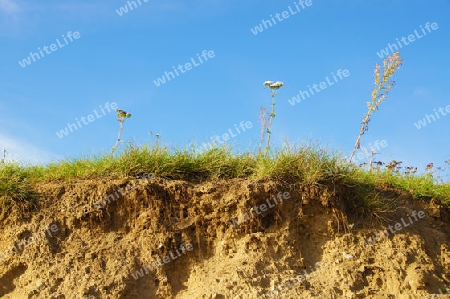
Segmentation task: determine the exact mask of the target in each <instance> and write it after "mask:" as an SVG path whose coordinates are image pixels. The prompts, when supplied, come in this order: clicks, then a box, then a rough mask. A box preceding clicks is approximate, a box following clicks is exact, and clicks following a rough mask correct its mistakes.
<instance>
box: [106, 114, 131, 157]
mask: <svg viewBox="0 0 450 299" xmlns="http://www.w3.org/2000/svg"><path fill="white" fill-rule="evenodd" d="M116 114H117V121H118V122H119V123H120V129H119V134H118V135H117V141H116V144H114V146H113V147H112V149H111V154H110V155H111V157H112V156H113V154H114V151H115V150H116V147H117V146H118V145H119V142H123V141H122V139H120V135H122V127H123V123H124V122H125V119H127V118H130V117H131V114H130V113H127V112H125V111H123V110H116Z"/></svg>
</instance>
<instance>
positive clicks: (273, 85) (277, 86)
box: [269, 81, 284, 88]
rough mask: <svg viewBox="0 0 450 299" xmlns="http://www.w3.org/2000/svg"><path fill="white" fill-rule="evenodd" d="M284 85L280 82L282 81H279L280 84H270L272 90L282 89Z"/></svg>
mask: <svg viewBox="0 0 450 299" xmlns="http://www.w3.org/2000/svg"><path fill="white" fill-rule="evenodd" d="M283 85H284V84H283V82H280V81H278V82H276V83H273V84H270V86H269V87H270V88H280V87H281V86H283Z"/></svg>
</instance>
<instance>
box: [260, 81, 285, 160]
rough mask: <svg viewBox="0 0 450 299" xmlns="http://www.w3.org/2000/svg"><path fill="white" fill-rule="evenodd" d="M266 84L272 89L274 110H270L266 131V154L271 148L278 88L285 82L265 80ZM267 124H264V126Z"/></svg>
mask: <svg viewBox="0 0 450 299" xmlns="http://www.w3.org/2000/svg"><path fill="white" fill-rule="evenodd" d="M264 86H267V87H268V88H270V90H271V91H272V94H271V96H272V111H271V112H270V115H269V124H268V125H267V129H266V133H267V147H266V155H267V154H268V153H269V149H270V134H272V132H271V128H272V122H273V119H274V118H275V96H276V95H277V93H278V90H279V89H280V88H281V87H282V86H283V82H280V81H278V82H275V83H273V82H272V81H265V82H264ZM264 125H266V124H263V126H264Z"/></svg>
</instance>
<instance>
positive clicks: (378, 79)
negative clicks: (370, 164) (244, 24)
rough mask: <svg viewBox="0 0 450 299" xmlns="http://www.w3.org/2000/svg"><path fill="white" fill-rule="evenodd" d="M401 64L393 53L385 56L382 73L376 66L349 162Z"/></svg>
mask: <svg viewBox="0 0 450 299" xmlns="http://www.w3.org/2000/svg"><path fill="white" fill-rule="evenodd" d="M402 64H403V60H402V58H401V57H400V53H399V52H395V53H394V54H392V55H390V56H387V57H386V58H385V59H384V61H383V73H381V71H380V65H379V64H378V63H377V64H376V66H375V70H374V80H375V83H374V87H373V90H372V101H371V102H367V108H368V111H367V113H366V114H365V116H364V118H363V120H362V122H361V129H360V130H359V135H358V138H357V139H356V143H355V146H354V148H353V152H352V154H351V156H350V162H351V161H352V159H353V156H354V154H355V153H356V151H357V150H359V149H360V148H361V137H362V136H363V135H364V133H365V132H367V131H368V130H369V121H370V116H371V115H372V114H373V113H374V112H375V111H376V110H378V107H379V106H380V104H381V103H382V102H383V101H384V99H386V98H387V97H388V95H389V91H390V90H391V88H392V87H393V86H394V85H395V81H390V78H391V77H392V76H393V75H394V73H395V72H396V71H397V70H398V69H399V68H400V67H401V65H402Z"/></svg>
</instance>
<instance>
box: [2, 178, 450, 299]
mask: <svg viewBox="0 0 450 299" xmlns="http://www.w3.org/2000/svg"><path fill="white" fill-rule="evenodd" d="M119 187H120V188H123V187H129V189H128V191H126V190H125V191H124V190H122V194H121V193H120V192H117V188H119ZM36 188H37V189H36V191H37V192H38V193H40V194H41V195H42V196H41V198H40V199H39V206H37V207H36V209H35V211H32V212H31V213H28V214H25V216H24V212H23V211H19V210H12V211H10V213H9V215H8V216H7V217H6V218H5V219H4V220H3V221H1V225H2V234H1V236H0V262H2V261H3V262H2V264H1V265H0V297H1V298H14V299H20V298H54V299H60V298H269V297H272V298H275V297H278V298H427V297H432V295H430V294H439V293H440V292H442V293H446V292H447V291H446V290H445V288H446V285H447V286H450V246H449V239H450V225H449V224H450V215H449V212H448V209H446V208H445V207H442V206H441V205H440V204H439V201H438V200H435V199H433V200H431V201H429V202H424V201H419V200H413V199H412V198H411V197H410V196H409V195H408V194H404V193H402V192H397V191H395V190H384V192H383V200H386V201H392V202H395V210H394V211H393V212H388V213H377V217H374V216H371V215H362V214H361V213H360V212H356V211H355V210H354V204H352V202H353V201H354V200H355V198H354V195H353V194H352V192H351V191H350V189H348V188H347V187H345V186H339V185H337V186H335V187H330V186H328V187H327V186H302V185H301V184H300V183H286V182H277V181H273V180H263V181H256V180H251V179H232V180H220V181H215V182H203V183H191V182H185V181H173V180H166V179H162V178H151V179H149V180H146V179H134V178H129V179H120V180H118V179H114V180H113V179H100V180H79V181H73V182H71V183H61V182H48V183H45V184H44V183H42V184H40V185H39V186H37V187H36ZM115 192H117V196H118V198H117V197H116V198H114V199H115V200H112V196H115V195H114V194H115ZM280 192H281V193H280ZM107 195H110V196H111V197H110V201H111V202H110V203H108V202H105V205H103V204H98V202H99V201H101V200H102V198H104V197H105V196H107ZM95 203H97V204H95ZM263 204H265V207H263V206H262V205H263ZM252 207H253V211H252V212H249V210H250V209H251V208H252ZM263 210H264V211H263ZM421 211H423V212H421ZM246 213H248V214H247V216H245V215H244V214H246ZM238 215H241V216H239V220H241V221H242V223H234V224H235V226H236V227H235V228H234V227H233V225H231V223H233V221H232V219H234V218H235V217H238ZM243 215H244V216H243ZM421 216H422V217H421ZM386 221H387V222H386ZM389 225H391V228H390V229H389V228H388V226H389ZM385 228H387V230H386V233H381V232H382V231H384V230H385ZM396 230H398V231H396ZM392 231H393V233H392ZM374 233H379V235H378V238H377V239H371V241H370V242H367V239H369V238H371V237H373V236H374ZM30 237H31V238H32V239H31V240H30ZM23 239H25V240H28V241H27V242H26V243H22V245H21V248H20V249H19V248H18V246H19V245H18V243H19V242H20V241H21V240H23ZM12 246H16V251H17V252H15V251H11V250H9V251H8V249H9V248H11V247H12ZM144 266H145V268H143V267H144ZM135 278H137V279H135ZM265 294H266V295H265ZM270 294H271V295H270ZM439 298H450V295H440V296H439Z"/></svg>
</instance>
